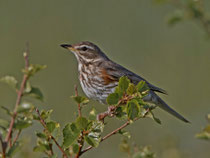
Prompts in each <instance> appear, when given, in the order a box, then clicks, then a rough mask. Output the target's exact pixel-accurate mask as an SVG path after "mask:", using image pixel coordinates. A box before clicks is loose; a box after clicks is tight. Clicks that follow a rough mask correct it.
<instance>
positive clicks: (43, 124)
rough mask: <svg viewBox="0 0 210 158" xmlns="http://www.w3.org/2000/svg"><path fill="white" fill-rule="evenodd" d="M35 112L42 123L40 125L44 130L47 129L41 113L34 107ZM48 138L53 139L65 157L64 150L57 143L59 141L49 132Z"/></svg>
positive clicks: (66, 157)
mask: <svg viewBox="0 0 210 158" xmlns="http://www.w3.org/2000/svg"><path fill="white" fill-rule="evenodd" d="M36 112H37V114H38V116H39V119H40V123H41V124H42V126H43V127H44V128H45V129H46V130H48V129H47V126H46V123H45V121H44V120H43V119H42V117H41V115H40V113H39V110H38V109H36ZM50 138H51V139H52V140H53V141H54V143H55V144H56V146H57V147H58V148H59V150H60V151H61V152H62V154H63V156H64V157H65V158H68V156H67V155H66V153H65V151H64V150H63V149H62V147H61V146H60V145H59V143H58V142H57V141H56V139H55V138H54V137H53V136H52V135H51V134H50Z"/></svg>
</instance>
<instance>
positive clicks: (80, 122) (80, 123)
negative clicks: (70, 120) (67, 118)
mask: <svg viewBox="0 0 210 158" xmlns="http://www.w3.org/2000/svg"><path fill="white" fill-rule="evenodd" d="M76 125H77V127H78V129H80V130H84V129H86V128H87V126H88V120H87V119H86V118H85V117H78V118H77V120H76Z"/></svg>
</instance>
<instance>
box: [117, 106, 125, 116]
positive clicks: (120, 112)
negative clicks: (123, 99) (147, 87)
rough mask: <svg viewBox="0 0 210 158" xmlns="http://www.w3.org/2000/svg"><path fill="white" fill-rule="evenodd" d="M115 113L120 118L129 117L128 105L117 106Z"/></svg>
mask: <svg viewBox="0 0 210 158" xmlns="http://www.w3.org/2000/svg"><path fill="white" fill-rule="evenodd" d="M115 113H116V117H117V118H118V119H127V114H126V106H119V107H117V109H116V111H115Z"/></svg>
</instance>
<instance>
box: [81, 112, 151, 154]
mask: <svg viewBox="0 0 210 158" xmlns="http://www.w3.org/2000/svg"><path fill="white" fill-rule="evenodd" d="M149 111H150V109H147V111H146V112H145V113H144V115H143V116H142V117H139V118H136V119H134V120H133V121H137V120H138V119H140V118H145V117H146V115H147V114H148V112H149ZM130 123H131V122H130V120H128V121H126V122H125V123H124V124H123V125H122V126H120V127H119V128H117V129H115V130H114V131H112V132H110V133H109V134H107V135H106V136H104V137H103V138H102V139H101V142H103V141H104V140H106V139H107V138H109V137H111V136H112V135H115V134H116V133H118V132H119V131H120V130H121V129H123V128H125V127H127V126H128V125H130ZM101 142H100V143H101ZM92 148H93V146H89V147H87V148H86V149H84V150H83V151H81V155H82V154H83V153H85V152H87V151H89V150H90V149H92Z"/></svg>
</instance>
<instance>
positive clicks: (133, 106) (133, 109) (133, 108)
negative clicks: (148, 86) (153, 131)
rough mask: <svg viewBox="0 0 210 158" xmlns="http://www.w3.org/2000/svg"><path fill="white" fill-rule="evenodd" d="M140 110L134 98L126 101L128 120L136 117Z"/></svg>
mask: <svg viewBox="0 0 210 158" xmlns="http://www.w3.org/2000/svg"><path fill="white" fill-rule="evenodd" d="M139 111H140V107H139V104H138V102H137V101H136V100H131V101H129V102H128V103H127V115H128V118H129V119H130V120H133V119H135V118H136V117H138V115H139Z"/></svg>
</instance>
